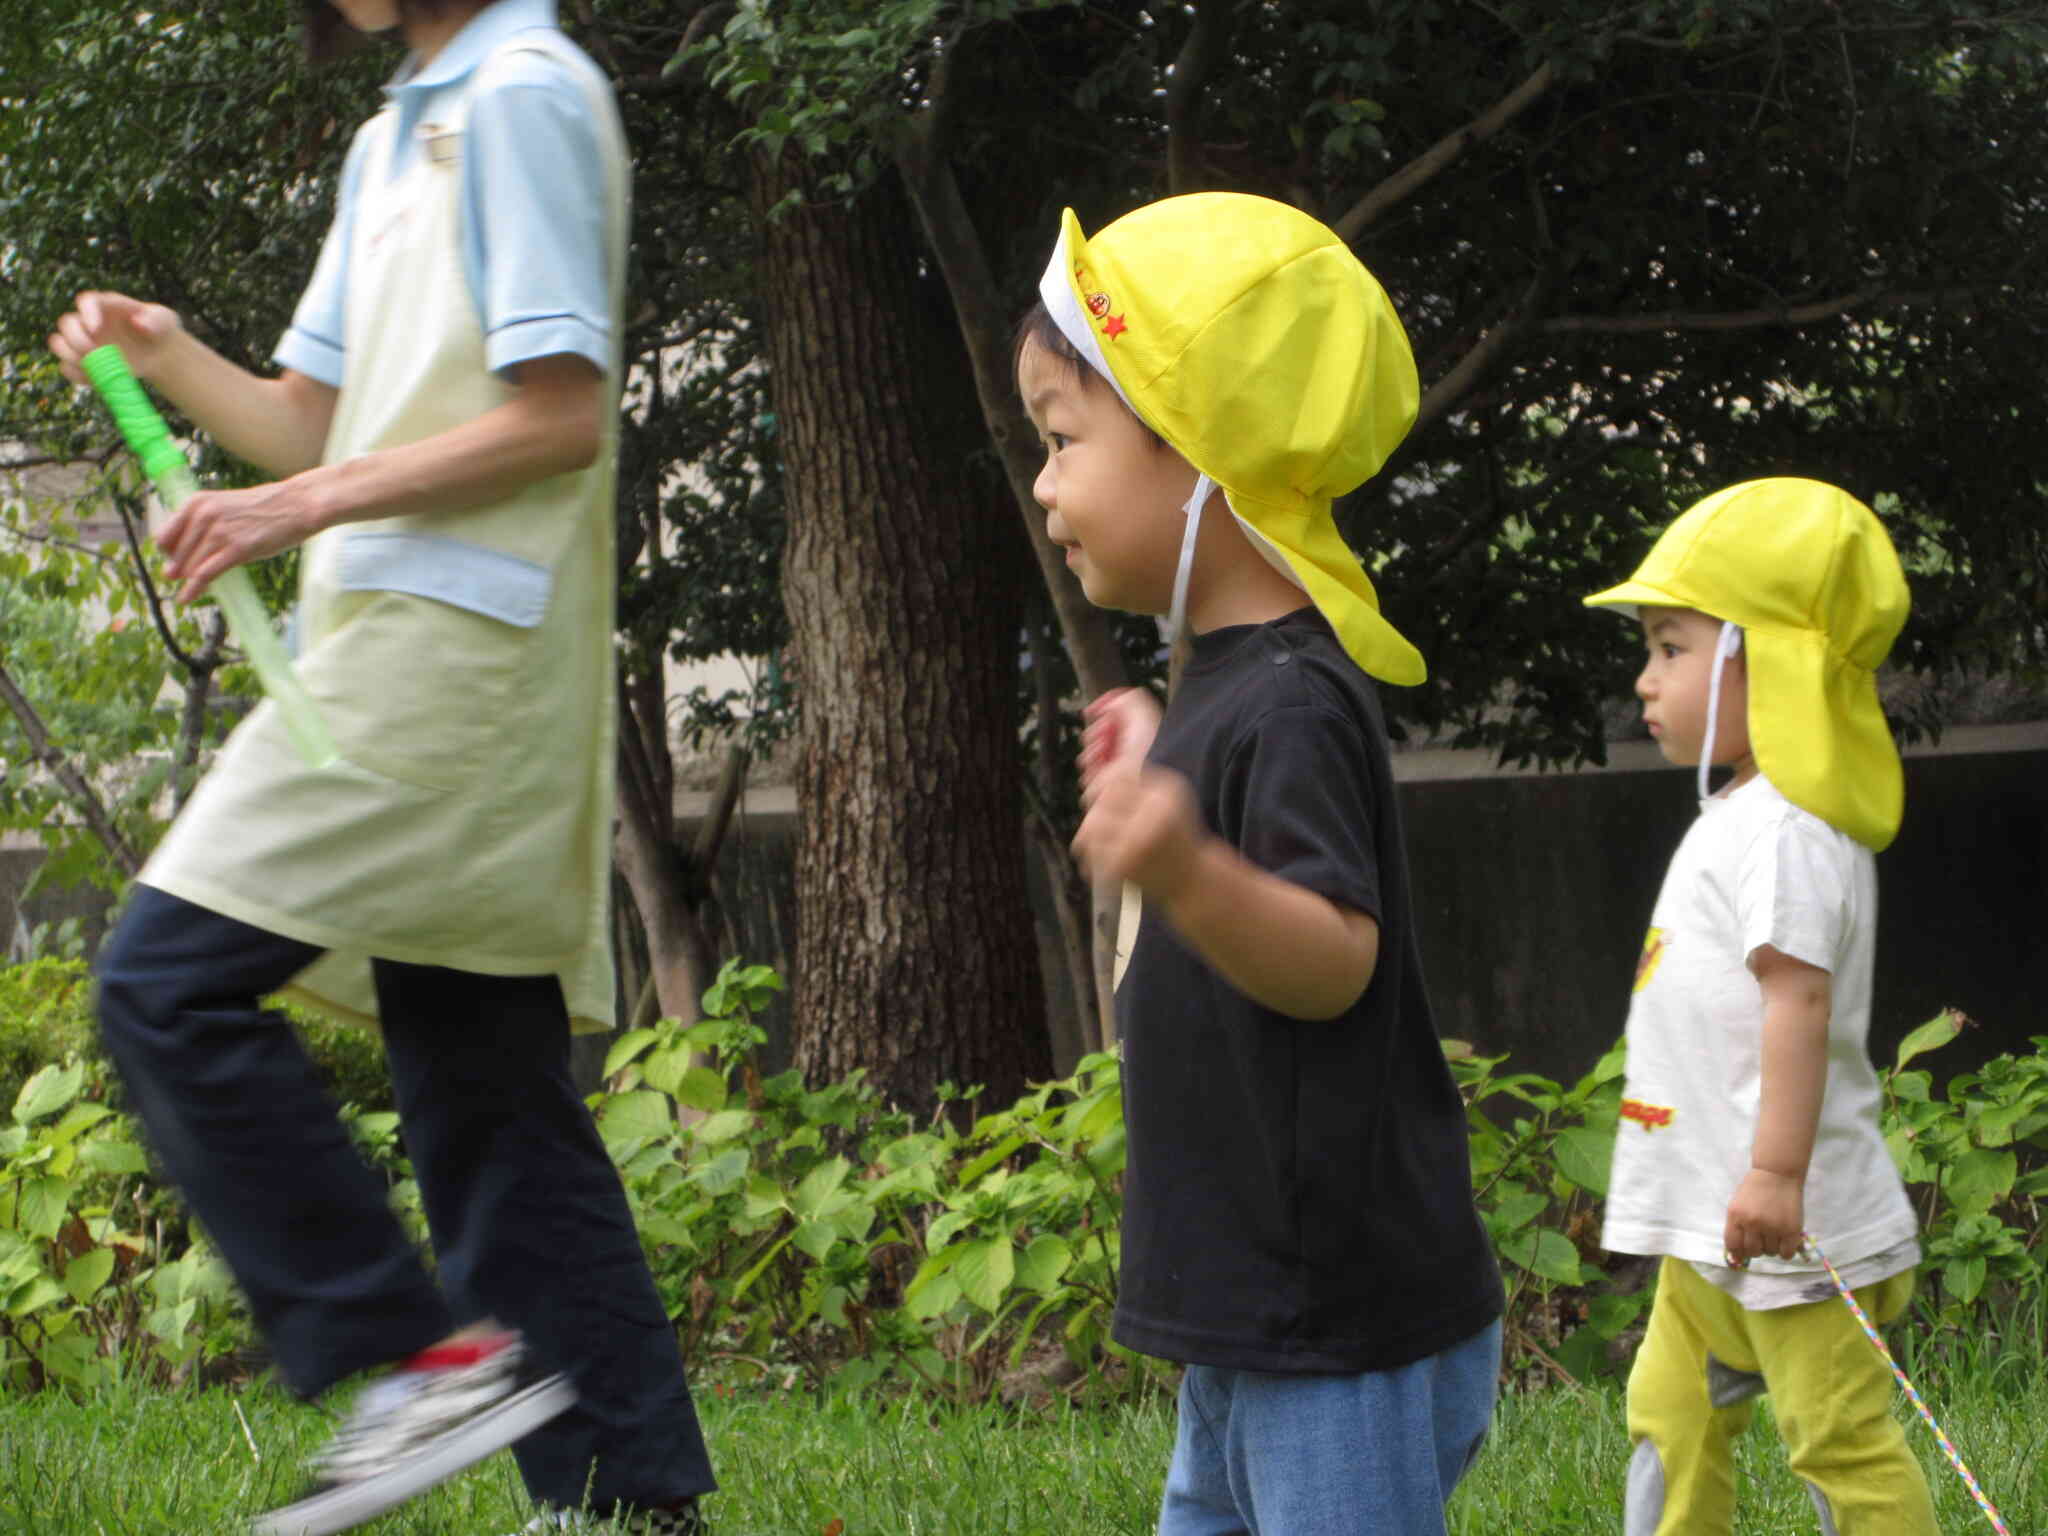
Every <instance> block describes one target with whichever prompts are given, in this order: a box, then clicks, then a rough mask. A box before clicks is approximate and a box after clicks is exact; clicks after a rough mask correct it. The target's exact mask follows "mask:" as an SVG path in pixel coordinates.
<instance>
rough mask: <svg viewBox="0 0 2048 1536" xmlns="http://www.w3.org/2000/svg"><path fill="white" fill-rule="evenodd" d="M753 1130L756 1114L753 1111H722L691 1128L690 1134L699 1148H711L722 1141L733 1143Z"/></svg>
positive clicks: (708, 1116)
mask: <svg viewBox="0 0 2048 1536" xmlns="http://www.w3.org/2000/svg"><path fill="white" fill-rule="evenodd" d="M753 1128H754V1112H753V1111H752V1110H751V1109H721V1110H720V1111H719V1112H718V1113H717V1114H715V1115H707V1116H706V1117H705V1118H704V1119H702V1120H700V1121H698V1122H697V1123H696V1124H695V1125H693V1126H691V1127H690V1134H691V1136H693V1137H695V1138H696V1141H697V1145H698V1146H700V1147H710V1146H716V1145H717V1144H718V1143H719V1142H721V1141H731V1140H732V1139H733V1137H735V1136H739V1135H742V1134H744V1133H745V1132H747V1131H750V1130H752V1129H753Z"/></svg>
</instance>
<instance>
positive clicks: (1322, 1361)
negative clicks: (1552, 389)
mask: <svg viewBox="0 0 2048 1536" xmlns="http://www.w3.org/2000/svg"><path fill="white" fill-rule="evenodd" d="M1040 291H1041V293H1042V295H1043V299H1044V302H1043V304H1042V305H1041V307H1040V308H1039V309H1038V310H1037V311H1035V312H1034V313H1033V315H1031V316H1030V317H1028V318H1027V319H1026V321H1025V323H1024V326H1023V328H1022V330H1021V331H1020V335H1019V343H1018V349H1017V375H1018V387H1019V391H1020V393H1021V394H1022V395H1023V397H1024V402H1025V406H1026V409H1027V410H1028V411H1029V413H1030V416H1031V420H1032V423H1033V425H1034V426H1035V427H1036V428H1037V429H1038V432H1039V435H1040V436H1041V438H1042V439H1043V440H1044V442H1045V446H1046V463H1045V468H1044V469H1043V470H1042V471H1041V472H1040V474H1039V477H1038V480H1037V483H1036V486H1035V487H1034V489H1035V492H1036V495H1037V497H1038V499H1039V501H1040V502H1041V503H1042V504H1043V505H1044V507H1045V509H1046V514H1047V516H1046V528H1047V532H1048V533H1049V534H1050V536H1051V537H1052V539H1053V541H1054V542H1055V543H1058V544H1060V545H1063V546H1064V547H1065V549H1066V551H1067V563H1068V565H1069V566H1070V567H1071V568H1072V569H1073V570H1074V572H1075V574H1076V575H1077V576H1078V577H1079V578H1080V582H1081V585H1082V588H1083V589H1084V590H1085V591H1086V593H1087V595H1088V597H1089V599H1090V600H1091V601H1093V602H1094V603H1096V604H1098V605H1099V606H1103V607H1111V608H1122V609H1127V610H1130V611H1132V612H1136V613H1153V614H1158V613H1167V614H1170V615H1171V616H1172V623H1173V627H1174V630H1175V632H1176V634H1179V633H1180V632H1181V631H1182V630H1183V628H1185V629H1186V631H1187V632H1188V633H1189V634H1191V636H1192V646H1191V652H1190V657H1189V660H1188V662H1187V665H1186V667H1185V670H1184V671H1183V674H1182V677H1181V681H1180V684H1179V687H1178V689H1177V690H1176V692H1175V694H1174V697H1173V700H1172V702H1171V704H1170V705H1169V706H1168V708H1167V710H1166V711H1165V714H1164V717H1163V718H1162V717H1161V714H1160V711H1159V707H1158V705H1157V704H1155V703H1154V702H1153V701H1152V698H1151V696H1150V695H1149V694H1146V693H1143V692H1141V691H1138V690H1133V689H1123V690H1119V691H1116V692H1114V693H1110V694H1105V695H1104V696H1103V697H1102V698H1100V699H1097V700H1095V701H1094V702H1093V703H1092V704H1091V705H1090V707H1089V719H1090V724H1089V726H1088V729H1087V732H1086V735H1085V737H1084V741H1083V747H1082V781H1083V796H1084V799H1085V801H1086V804H1087V814H1086V817H1085V819H1084V820H1083V822H1082V825H1081V830H1080V832H1079V834H1078V836H1077V837H1076V838H1075V844H1074V846H1075V849H1076V851H1077V852H1078V853H1079V854H1080V855H1081V857H1082V858H1083V860H1084V861H1085V862H1086V863H1087V864H1088V865H1089V866H1090V869H1091V871H1092V872H1093V873H1095V874H1096V875H1097V876H1100V877H1107V878H1113V879H1118V880H1122V881H1123V882H1125V889H1126V892H1127V893H1129V892H1131V891H1133V890H1135V891H1137V892H1138V893H1140V894H1141V896H1142V908H1141V914H1142V915H1141V916H1140V918H1139V920H1138V922H1137V925H1136V933H1135V938H1134V940H1133V941H1132V943H1131V946H1130V949H1129V956H1128V963H1127V965H1126V967H1125V969H1124V970H1123V973H1122V975H1121V977H1120V981H1119V986H1118V989H1117V1002H1116V1011H1117V1023H1118V1030H1119V1033H1120V1035H1121V1036H1122V1039H1123V1046H1124V1111H1125V1123H1126V1127H1127V1131H1128V1142H1127V1146H1128V1150H1129V1161H1128V1166H1127V1170H1126V1176H1125V1184H1124V1224H1123V1234H1122V1235H1123V1247H1122V1274H1121V1280H1120V1286H1119V1290H1118V1295H1117V1310H1116V1320H1115V1333H1116V1337H1117V1339H1118V1341H1119V1342H1121V1343H1122V1344H1124V1345H1125V1346H1126V1347H1128V1348H1130V1349H1134V1350H1139V1351H1142V1352H1144V1353H1146V1354H1150V1355H1158V1356H1161V1357H1163V1358H1166V1359H1169V1360H1176V1361H1179V1362H1181V1363H1183V1364H1185V1365H1186V1366H1187V1370H1186V1373H1185V1374H1184V1376H1183V1378H1182V1383H1181V1393H1180V1431H1179V1437H1178V1442H1177V1444H1176V1446H1175V1448H1174V1453H1173V1462H1172V1465H1171V1467H1170V1469H1169V1470H1168V1474H1167V1480H1166V1492H1165V1498H1164V1502H1163V1507H1162V1510H1161V1513H1160V1520H1159V1530H1160V1532H1161V1533H1162V1536H1235V1533H1250V1532H1264V1533H1266V1536H1373V1533H1382V1536H1429V1533H1441V1532H1442V1531H1443V1529H1444V1523H1443V1521H1444V1515H1443V1509H1444V1501H1445V1500H1446V1499H1448V1498H1449V1496H1450V1493H1451V1489H1452V1488H1453V1486H1454V1485H1455V1484H1456V1483H1457V1481H1458V1478H1459V1476H1460V1475H1461V1474H1462V1473H1463V1471H1464V1470H1465V1467H1466V1466H1467V1464H1468V1463H1469V1462H1470V1459H1471V1457H1472V1455H1473V1453H1474V1451H1475V1450H1476V1448H1477V1447H1478V1444H1479V1441H1480V1439H1481V1437H1482V1436H1483V1435H1484V1433H1485V1430H1486V1425H1487V1421H1488V1418H1489V1416H1490V1414H1491V1411H1492V1406H1493V1395H1494V1380H1495V1376H1496V1374H1497V1372H1498V1369H1499V1360H1500V1323H1499V1317H1500V1313H1501V1285H1500V1274H1499V1271H1498V1269H1497V1268H1496V1266H1495V1263H1494V1259H1493V1253H1492V1248H1491V1245H1490V1243H1489V1242H1488V1239H1487V1236H1486V1232H1485V1229H1484V1228H1483V1227H1482V1226H1481V1224H1480V1222H1479V1220H1478V1217H1477V1215H1476V1213H1475V1211H1474V1209H1473V1205H1472V1187H1471V1172H1470V1164H1469V1159H1468V1155H1467V1150H1466V1143H1465V1119H1464V1112H1463V1106H1462V1105H1461V1103H1460V1101H1459V1098H1458V1093H1457V1089H1456V1087H1455V1086H1454V1085H1453V1084H1452V1082H1451V1078H1450V1074H1449V1072H1448V1071H1447V1070H1446V1068H1445V1066H1444V1060H1443V1051H1442V1048H1441V1046H1440V1044H1439V1043H1438V1040H1437V1036H1436V1028H1435V1024H1434V1021H1433V1019H1432V1017H1431V1014H1430V1007H1429V999H1428V996H1427V993H1426V992H1425V990H1424V987H1423V981H1422V968H1421V959H1420V954H1419V951H1418V946H1417V939H1416V930H1415V922H1414V913H1413V906H1412V903H1411V901H1410V897H1409V891H1408V874H1407V854H1406V849H1405V846H1404V840H1403V836H1402V831H1401V818H1400V813H1399V808H1398V805H1397V802H1396V800H1395V794H1394V783H1393V774H1392V772H1391V769H1390V767H1389V761H1388V745H1387V733H1386V726H1385V723H1384V721H1383V720H1382V718H1381V714H1380V705H1379V697H1378V695H1377V693H1376V692H1375V691H1374V687H1373V684H1372V682H1371V681H1370V679H1369V676H1368V674H1371V675H1375V676H1378V677H1380V678H1383V679H1385V680H1387V681H1389V682H1396V683H1418V682H1420V681H1421V680H1422V676H1423V667H1422V658H1421V657H1420V656H1419V655H1418V654H1417V653H1416V651H1415V649H1414V647H1413V646H1411V645H1409V644H1408V642H1407V641H1406V640H1404V639H1403V638H1402V637H1401V636H1400V635H1399V634H1398V633H1397V632H1396V631H1395V630H1394V628H1393V626H1392V625H1390V624H1389V623H1388V622H1387V621H1386V620H1385V619H1384V618H1383V617H1381V615H1380V612H1379V604H1378V601H1377V598H1376V596H1375V594H1374V592H1373V587H1372V583H1371V582H1370V581H1369V580H1368V579H1367V577H1366V574H1365V571H1364V569H1363V568H1362V567H1361V566H1360V565H1359V563H1358V558H1357V556H1355V555H1353V554H1352V553H1351V551H1350V550H1349V548H1347V547H1346V545H1345V543H1344V541H1343V539H1342V538H1341V537H1340V536H1339V535H1338V533H1337V527H1336V524H1335V522H1334V521H1333V520H1332V518H1331V514H1330V499H1331V497H1332V496H1335V495H1341V494H1342V493H1343V492H1345V491H1348V490H1350V489H1351V488H1352V487H1353V486H1355V485H1358V484H1359V483H1360V482H1362V481H1364V480H1365V479H1366V478H1368V477H1369V476H1371V475H1372V474H1374V473H1375V472H1376V471H1377V470H1378V469H1379V468H1380V466H1381V464H1383V463H1384V462H1385V460H1386V457H1387V455H1388V454H1389V453H1390V452H1392V451H1393V449H1394V447H1395V445H1396V444H1398V443H1399V442H1400V440H1401V438H1402V436H1403V435H1405V434H1406V432H1407V430H1408V428H1409V425H1410V424H1411V423H1412V422H1413V420H1414V416H1415V408H1416V378H1415V364H1414V361H1413V359H1412V358H1411V357H1410V355H1409V351H1408V342H1407V338H1406V336H1405V335H1404V334H1403V333H1402V330H1401V324H1400V321H1399V320H1398V319H1397V318H1396V317H1395V314H1394V311H1393V307H1392V305H1390V304H1389V303H1388V302H1387V297H1386V295H1385V293H1383V292H1382V291H1381V289H1380V286H1379V284H1378V283H1376V282H1375V281H1374V280H1373V278H1372V275H1371V274H1370V273H1369V272H1367V271H1366V270H1365V268H1364V267H1363V266H1361V265H1360V264H1359V262H1358V259H1357V258H1356V257H1355V256H1353V255H1352V254H1351V252H1350V250H1349V249H1347V248H1346V246H1345V245H1344V243H1343V242H1342V241H1341V240H1339V239H1338V238H1337V237H1336V236H1335V235H1334V234H1332V233H1331V232H1330V231H1329V230H1328V229H1326V228H1324V227H1323V226H1322V225H1321V224H1319V223H1317V222H1316V221H1315V220H1314V219H1312V218H1310V217H1308V216H1307V215H1306V214H1303V213H1300V212H1298V211H1296V210H1295V209H1293V208H1289V207H1287V206H1286V205H1285V204H1282V203H1277V202H1271V201H1268V200H1267V199H1264V198H1258V197H1246V196H1241V195H1234V194H1225V193H1202V194H1197V195H1194V196H1189V197H1175V198H1168V199H1166V200H1165V201H1163V202H1158V203H1153V204H1151V205H1149V206H1148V207H1144V208H1140V209H1139V210H1137V211H1136V212H1135V213H1131V214H1128V215H1126V216H1125V217H1124V218H1121V219H1119V220H1117V221H1116V222H1115V223H1113V224H1111V225H1110V226H1109V227H1108V228H1106V229H1103V230H1101V231H1100V232H1099V233H1097V234H1096V235H1095V237H1094V238H1093V239H1092V240H1090V239H1086V238H1084V237H1083V235H1082V233H1081V229H1080V226H1079V224H1078V223H1077V222H1076V221H1075V219H1074V216H1073V214H1072V213H1068V214H1067V215H1066V218H1065V221H1064V226H1063V229H1062V232H1061V237H1060V241H1059V245H1058V247H1057V249H1056V250H1055V251H1054V253H1053V258H1052V264H1051V265H1050V267H1049V268H1048V269H1047V271H1046V274H1045V279H1044V282H1043V283H1042V285H1041V289H1040Z"/></svg>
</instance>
